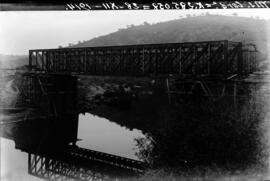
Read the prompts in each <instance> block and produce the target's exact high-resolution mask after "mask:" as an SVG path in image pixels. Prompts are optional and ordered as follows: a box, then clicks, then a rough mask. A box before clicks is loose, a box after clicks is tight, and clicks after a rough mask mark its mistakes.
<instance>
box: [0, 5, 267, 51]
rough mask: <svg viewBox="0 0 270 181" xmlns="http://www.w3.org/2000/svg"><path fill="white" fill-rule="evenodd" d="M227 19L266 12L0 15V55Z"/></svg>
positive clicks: (84, 12)
mask: <svg viewBox="0 0 270 181" xmlns="http://www.w3.org/2000/svg"><path fill="white" fill-rule="evenodd" d="M206 12H209V13H211V14H223V15H231V14H232V13H237V14H238V16H246V17H251V16H253V17H255V16H259V17H260V18H262V19H270V11H269V9H232V10H229V9H223V10H221V9H213V10H147V11H143V10H140V11H125V10H121V11H16V12H14V11H9V12H5V11H1V12H0V39H1V41H0V53H1V54H28V50H29V49H39V48H40V49H43V48H57V47H58V46H59V45H62V46H66V45H68V43H77V42H78V41H79V40H81V41H82V40H89V39H92V38H94V37H97V36H100V35H106V34H108V33H111V32H115V31H117V30H118V29H119V28H125V27H126V26H127V25H130V24H134V25H139V24H142V23H143V22H144V21H146V22H149V23H156V22H161V21H168V20H172V19H178V18H179V16H183V17H185V16H186V15H187V14H192V15H193V14H201V13H206Z"/></svg>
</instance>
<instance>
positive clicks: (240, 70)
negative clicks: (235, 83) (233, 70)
mask: <svg viewBox="0 0 270 181" xmlns="http://www.w3.org/2000/svg"><path fill="white" fill-rule="evenodd" d="M242 49H243V44H242V43H238V51H237V68H238V71H237V72H238V74H240V75H242V74H243V73H244V72H243V52H242Z"/></svg>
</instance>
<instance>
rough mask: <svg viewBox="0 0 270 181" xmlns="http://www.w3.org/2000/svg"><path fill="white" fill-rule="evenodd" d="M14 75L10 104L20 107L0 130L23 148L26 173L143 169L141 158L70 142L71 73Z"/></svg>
mask: <svg viewBox="0 0 270 181" xmlns="http://www.w3.org/2000/svg"><path fill="white" fill-rule="evenodd" d="M20 79H23V81H22V80H20ZM20 79H19V80H17V81H18V82H20V90H21V94H20V95H19V98H20V99H19V100H18V101H17V105H16V106H17V107H24V108H26V109H25V110H21V111H20V115H21V116H20V117H17V118H16V121H15V122H10V120H6V122H5V123H6V124H2V125H1V127H2V128H3V129H2V130H3V132H2V135H1V136H2V137H5V138H8V139H11V140H14V142H15V148H16V149H19V150H21V151H24V152H27V153H28V173H29V174H31V175H34V176H37V177H40V178H44V179H48V180H101V179H102V180H114V179H119V178H130V177H136V176H138V175H139V174H140V173H142V172H143V171H144V169H145V168H146V167H145V166H146V165H145V164H144V163H143V162H141V161H137V160H133V159H128V158H124V157H121V156H116V155H112V154H108V153H103V152H98V151H94V150H90V149H85V148H80V147H78V146H77V145H76V142H77V140H78V138H77V134H78V119H79V112H80V111H79V110H78V109H77V105H76V98H77V97H76V96H77V94H76V88H77V87H76V81H77V80H76V78H75V77H69V76H63V75H58V76H57V75H43V76H42V75H35V74H28V73H27V74H24V75H23V76H22V77H21V78H20ZM63 85H64V86H63ZM67 90H68V91H67Z"/></svg>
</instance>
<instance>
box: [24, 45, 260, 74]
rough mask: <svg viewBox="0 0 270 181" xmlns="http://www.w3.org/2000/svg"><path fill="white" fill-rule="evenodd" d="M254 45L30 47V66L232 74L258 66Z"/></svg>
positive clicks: (100, 71)
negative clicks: (33, 48)
mask: <svg viewBox="0 0 270 181" xmlns="http://www.w3.org/2000/svg"><path fill="white" fill-rule="evenodd" d="M256 52H257V50H256V46H255V45H253V44H243V43H242V42H231V41H227V40H222V41H205V42H190V43H168V44H144V45H128V46H107V47H85V48H60V49H37V50H29V69H30V70H35V71H41V72H46V73H79V74H90V75H118V76H148V75H154V76H157V75H169V74H172V75H185V74H188V75H224V76H228V75H233V74H238V75H242V74H249V73H252V72H254V71H256V69H257V61H256Z"/></svg>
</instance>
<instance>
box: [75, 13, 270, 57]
mask: <svg viewBox="0 0 270 181" xmlns="http://www.w3.org/2000/svg"><path fill="white" fill-rule="evenodd" d="M266 25H267V21H266V20H260V19H254V18H245V17H238V16H221V15H203V16H188V17H186V18H181V19H175V20H171V21H167V22H161V23H156V24H149V23H146V22H145V23H144V24H143V25H138V26H134V25H130V26H128V27H127V28H126V29H119V30H118V31H117V32H113V33H111V34H108V35H104V36H100V37H97V38H93V39H91V40H88V41H84V42H82V43H78V44H76V45H73V46H72V47H88V46H113V45H130V44H148V43H175V42H192V41H211V40H231V41H242V40H243V38H244V40H245V42H249V43H255V44H256V45H257V47H258V49H259V50H260V51H261V52H263V53H265V52H266V44H267V39H266V37H267V36H266V33H267V27H266ZM97 28H98V27H97ZM243 32H244V36H243Z"/></svg>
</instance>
